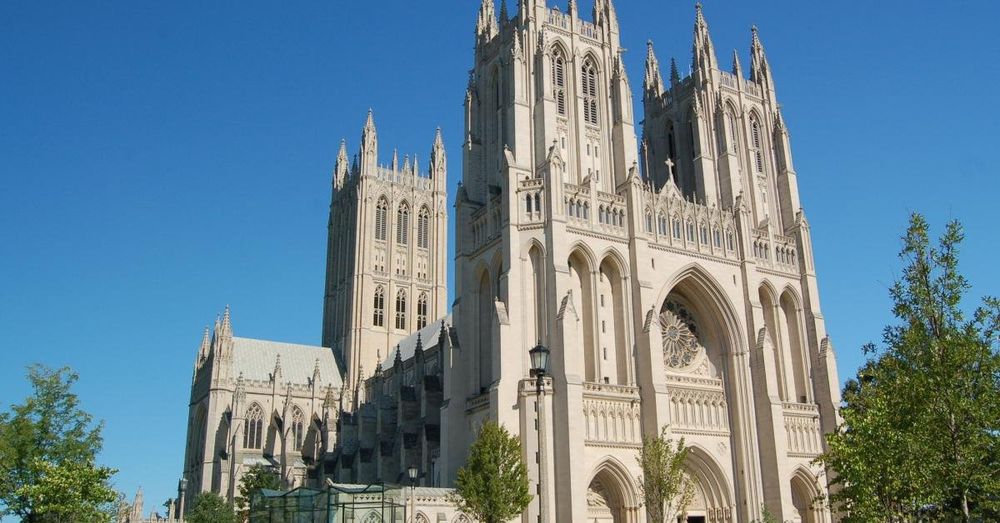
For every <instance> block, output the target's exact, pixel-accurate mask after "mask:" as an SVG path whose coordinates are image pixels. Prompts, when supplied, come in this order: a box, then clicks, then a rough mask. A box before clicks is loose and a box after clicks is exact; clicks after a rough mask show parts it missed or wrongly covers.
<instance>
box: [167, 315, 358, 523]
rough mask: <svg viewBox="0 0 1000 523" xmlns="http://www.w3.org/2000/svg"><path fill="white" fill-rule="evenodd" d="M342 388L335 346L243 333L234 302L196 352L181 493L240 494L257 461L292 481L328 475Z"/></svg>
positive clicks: (189, 497)
mask: <svg viewBox="0 0 1000 523" xmlns="http://www.w3.org/2000/svg"><path fill="white" fill-rule="evenodd" d="M342 389H343V382H342V381H341V372H340V369H339V367H338V366H337V363H336V361H335V359H334V356H333V352H332V351H331V350H330V349H328V348H323V347H308V346H304V345H293V344H288V343H277V342H271V341H263V340H253V339H248V338H239V337H236V336H234V335H233V326H232V320H231V317H230V312H229V308H228V307H227V308H226V312H225V314H223V316H222V319H221V320H216V322H215V329H214V332H213V333H212V335H211V336H209V331H208V329H205V334H204V337H203V339H202V343H201V346H200V348H199V350H198V356H197V357H196V359H195V370H194V376H193V379H192V382H191V401H190V404H189V407H188V410H189V418H188V434H187V450H186V452H185V458H184V474H183V478H184V480H185V481H182V484H183V487H179V488H178V491H179V492H178V499H179V500H187V505H186V506H187V507H190V502H191V501H193V500H194V498H195V496H197V494H198V493H200V492H207V491H210V492H215V493H217V494H220V495H222V496H223V497H225V498H227V499H229V500H233V499H234V498H235V497H236V496H237V495H238V493H239V492H238V488H239V481H240V478H241V477H242V476H243V474H244V473H245V472H246V471H247V470H249V469H250V467H252V466H254V465H263V466H266V467H270V468H272V469H273V470H275V471H277V472H278V473H279V474H280V476H281V478H282V480H283V481H284V483H285V485H286V486H288V487H296V486H301V485H304V484H315V483H317V482H320V481H322V480H323V478H324V476H323V463H324V461H323V460H324V459H325V457H326V456H328V455H330V454H331V453H332V451H333V450H334V449H335V448H336V446H337V421H338V418H339V416H340V412H341V410H342V405H341V391H342Z"/></svg>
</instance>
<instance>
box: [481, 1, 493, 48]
mask: <svg viewBox="0 0 1000 523" xmlns="http://www.w3.org/2000/svg"><path fill="white" fill-rule="evenodd" d="M497 32H498V29H497V15H496V10H495V8H494V5H493V0H483V3H482V4H481V5H480V6H479V18H478V20H477V21H476V43H478V44H483V43H486V42H489V41H490V40H492V39H493V37H494V36H496V35H497Z"/></svg>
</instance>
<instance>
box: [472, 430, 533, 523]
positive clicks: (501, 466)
mask: <svg viewBox="0 0 1000 523" xmlns="http://www.w3.org/2000/svg"><path fill="white" fill-rule="evenodd" d="M455 491H456V493H457V495H458V496H457V499H456V500H455V501H456V502H457V504H458V507H459V509H460V510H462V511H463V512H465V513H467V514H470V515H472V516H474V517H475V518H476V519H478V520H480V521H482V522H483V523H500V522H503V521H509V520H510V519H512V518H514V517H515V516H518V515H519V514H521V513H522V512H524V509H526V508H528V503H531V494H529V493H528V467H527V465H525V463H524V459H523V458H522V457H521V443H520V442H519V441H518V440H517V438H515V437H514V436H511V434H510V433H509V432H507V429H505V428H504V427H501V426H499V425H497V424H496V423H493V422H488V423H486V424H485V425H483V428H482V429H481V430H480V431H479V436H478V437H477V438H476V441H475V443H473V444H472V447H471V448H470V449H469V457H468V459H467V460H466V462H465V466H463V467H462V468H461V469H459V470H458V478H457V480H456V481H455Z"/></svg>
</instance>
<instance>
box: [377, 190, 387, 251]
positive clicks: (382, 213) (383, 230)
mask: <svg viewBox="0 0 1000 523" xmlns="http://www.w3.org/2000/svg"><path fill="white" fill-rule="evenodd" d="M388 218H389V202H387V201H386V200H385V198H379V200H378V205H376V206H375V239H376V240H382V241H385V240H386V238H387V237H388V235H387V233H388V231H387V229H388V227H387V225H386V221H387V220H388Z"/></svg>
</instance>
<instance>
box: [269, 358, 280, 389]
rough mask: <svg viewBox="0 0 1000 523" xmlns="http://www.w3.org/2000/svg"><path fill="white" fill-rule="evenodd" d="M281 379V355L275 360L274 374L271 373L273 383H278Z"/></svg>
mask: <svg viewBox="0 0 1000 523" xmlns="http://www.w3.org/2000/svg"><path fill="white" fill-rule="evenodd" d="M279 379H281V354H278V355H277V356H275V358H274V372H272V373H271V381H272V382H274V383H277V382H278V380H279Z"/></svg>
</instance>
